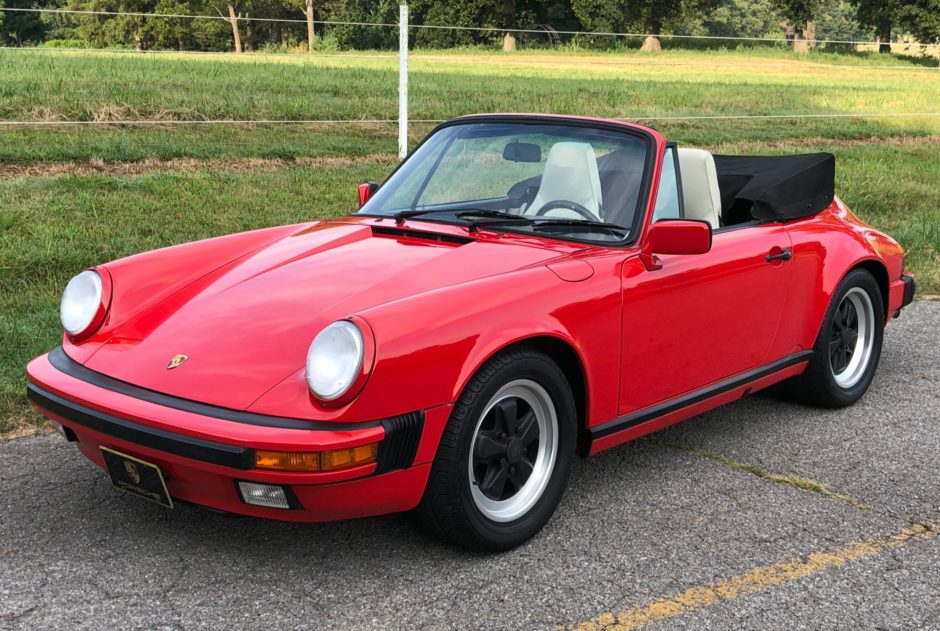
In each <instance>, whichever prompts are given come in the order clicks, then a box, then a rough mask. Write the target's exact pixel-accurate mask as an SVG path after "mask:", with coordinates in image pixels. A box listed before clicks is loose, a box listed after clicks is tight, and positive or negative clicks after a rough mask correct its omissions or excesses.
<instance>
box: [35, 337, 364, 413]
mask: <svg viewBox="0 0 940 631" xmlns="http://www.w3.org/2000/svg"><path fill="white" fill-rule="evenodd" d="M49 363H50V364H52V365H53V366H54V367H55V368H56V369H57V370H59V371H61V372H63V373H65V374H67V375H69V376H70V377H75V378H76V379H79V380H81V381H84V382H86V383H90V384H92V385H94V386H98V387H99V388H104V389H105V390H111V391H112V392H117V393H119V394H124V395H127V396H129V397H134V398H135V399H141V400H142V401H148V402H150V403H155V404H157V405H162V406H164V407H168V408H173V409H175V410H182V411H184V412H192V413H193V414H200V415H202V416H211V417H213V418H218V419H222V420H224V421H233V422H235V423H245V424H247V425H260V426H263V427H279V428H282V429H317V430H326V431H344V430H350V429H365V428H368V427H375V426H376V425H379V424H380V423H381V421H370V422H365V423H333V422H329V421H313V420H307V419H299V418H286V417H283V416H268V415H267V414H254V413H251V412H243V411H241V410H233V409H230V408H223V407H219V406H217V405H210V404H208V403H199V402H198V401H190V400H189V399H182V398H180V397H174V396H172V395H169V394H163V393H162V392H156V391H154V390H149V389H147V388H142V387H140V386H135V385H134V384H131V383H127V382H126V381H121V380H119V379H115V378H113V377H109V376H107V375H103V374H101V373H100V372H96V371H94V370H91V369H90V368H85V367H84V366H82V365H81V364H79V363H78V362H76V361H75V360H74V359H72V358H71V357H69V356H68V355H66V354H65V351H64V350H62V347H61V346H60V347H58V348H56V349H55V350H53V351H52V352H51V353H49Z"/></svg>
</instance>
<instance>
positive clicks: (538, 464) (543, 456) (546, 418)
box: [467, 379, 559, 523]
mask: <svg viewBox="0 0 940 631" xmlns="http://www.w3.org/2000/svg"><path fill="white" fill-rule="evenodd" d="M510 399H518V400H522V401H524V402H525V403H526V404H527V405H528V406H529V407H530V408H531V410H532V411H533V412H534V414H535V418H536V422H537V424H538V431H539V434H538V447H537V452H536V456H535V459H534V461H533V462H532V473H531V474H530V475H529V476H528V478H527V479H526V481H525V483H524V484H523V485H522V487H521V488H520V489H518V490H517V491H516V492H515V493H514V494H513V495H511V496H510V497H508V498H506V499H504V500H493V499H490V498H489V497H487V496H486V495H485V494H484V493H483V491H482V490H481V489H480V487H479V483H478V481H477V480H476V479H475V474H474V464H475V457H474V453H475V448H476V445H477V441H478V439H479V438H480V428H481V427H482V425H483V421H484V420H485V419H486V418H487V416H488V415H489V414H490V412H492V411H493V409H494V408H495V407H496V406H497V405H498V404H500V403H501V402H504V401H506V400H510ZM558 439H559V429H558V414H557V411H556V409H555V405H554V403H553V402H552V398H551V396H550V395H549V394H548V391H546V390H545V388H544V387H542V386H541V385H539V384H538V383H536V382H534V381H532V380H530V379H517V380H514V381H511V382H509V383H507V384H506V385H504V386H503V387H502V388H500V389H499V390H498V391H497V392H496V394H494V395H493V397H492V398H491V399H490V401H489V402H488V403H487V404H486V407H485V408H484V410H483V413H482V414H481V415H480V418H479V419H477V422H476V426H475V427H474V429H473V435H472V438H471V440H470V450H469V454H468V457H467V480H468V483H469V485H470V495H471V497H472V498H473V503H474V504H475V505H476V507H477V509H478V510H479V511H480V512H481V513H482V514H483V516H484V517H486V518H487V519H490V520H491V521H494V522H499V523H507V522H511V521H515V520H516V519H519V518H520V517H523V516H525V514H526V513H528V512H529V511H530V510H531V509H532V507H533V506H534V505H535V503H536V502H537V501H538V500H539V498H541V497H542V495H543V494H544V492H545V489H546V488H547V487H548V482H549V480H550V479H551V477H552V472H553V471H554V469H555V461H556V459H557V456H558Z"/></svg>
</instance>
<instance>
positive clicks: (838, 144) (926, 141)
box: [713, 136, 940, 153]
mask: <svg viewBox="0 0 940 631" xmlns="http://www.w3.org/2000/svg"><path fill="white" fill-rule="evenodd" d="M876 144H877V145H888V146H891V147H904V146H913V145H940V136H869V137H867V138H843V139H833V138H823V137H822V136H807V137H806V138H794V139H793V140H777V141H774V140H769V141H768V140H760V141H748V140H742V141H740V142H725V143H720V144H717V145H715V146H714V147H713V149H714V150H715V152H717V153H726V152H727V153H734V152H748V151H753V150H754V149H755V148H756V149H761V150H763V149H771V150H773V149H807V148H814V147H825V148H827V149H849V148H851V147H857V146H858V145H876Z"/></svg>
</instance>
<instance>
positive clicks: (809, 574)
mask: <svg viewBox="0 0 940 631" xmlns="http://www.w3.org/2000/svg"><path fill="white" fill-rule="evenodd" d="M938 387H940V303H917V304H915V305H913V306H912V307H911V308H909V309H908V310H906V311H905V313H904V314H903V316H902V317H901V319H899V320H897V321H895V322H894V323H892V324H891V326H889V327H888V331H887V333H886V340H885V352H884V355H883V357H882V363H881V367H880V369H879V373H878V376H877V378H876V380H875V383H874V385H873V387H872V389H871V391H870V392H869V394H868V395H867V396H866V397H865V398H864V399H863V400H862V401H861V402H860V403H859V404H858V405H856V406H855V407H853V408H851V409H848V410H842V411H819V410H813V409H808V408H804V407H799V406H796V405H793V404H790V403H787V402H785V401H782V400H778V399H775V398H773V397H772V396H768V395H759V396H755V397H752V398H749V399H747V400H744V401H741V402H739V403H736V404H734V405H731V406H729V407H726V408H723V409H721V410H717V411H714V412H712V413H710V414H706V415H704V416H701V417H698V418H696V419H693V420H690V421H688V422H686V423H684V424H682V425H679V426H677V427H674V428H671V429H669V430H666V431H663V432H660V433H658V434H656V435H654V437H653V440H645V441H641V442H638V443H635V444H632V445H628V446H624V447H622V448H619V449H615V450H613V451H612V452H608V453H606V454H603V455H601V456H598V457H596V458H594V459H591V460H587V461H583V462H580V463H579V464H578V465H577V466H576V468H575V471H574V475H573V480H572V484H571V487H570V488H569V491H568V494H567V496H566V499H565V500H564V502H563V504H562V506H561V508H560V509H559V512H558V513H557V514H556V516H555V518H554V519H553V520H552V521H551V522H550V524H549V525H548V527H547V528H546V529H545V531H544V532H543V533H542V534H541V535H540V536H539V537H537V538H536V539H534V540H533V541H531V542H530V543H528V544H527V545H525V546H523V547H521V548H520V549H518V550H516V551H513V552H510V553H507V554H502V555H497V556H478V555H468V554H465V553H462V552H458V551H455V550H451V549H449V548H447V547H444V546H442V545H439V544H437V543H435V542H433V541H429V540H427V539H425V538H423V537H422V536H421V535H419V534H417V533H416V532H415V531H414V530H413V529H412V528H411V527H410V525H409V522H408V520H407V518H406V517H404V516H390V517H384V518H378V519H368V520H361V521H355V522H345V523H338V524H320V525H292V524H281V523H269V522H262V521H255V520H249V519H235V518H230V517H224V516H219V515H214V514H211V513H206V512H203V511H199V510H196V509H193V508H188V507H178V508H177V509H176V510H173V511H165V510H163V509H161V508H159V507H156V506H152V505H150V504H148V503H146V502H143V501H141V500H137V499H135V498H133V497H129V496H125V495H123V494H121V493H120V492H118V491H115V490H113V489H112V488H111V486H110V485H109V483H108V480H107V478H106V476H105V475H104V474H103V473H102V472H100V471H98V470H97V469H96V468H94V467H93V466H92V465H90V464H88V463H87V462H85V461H84V460H83V459H82V458H81V457H80V456H79V455H78V453H77V452H76V451H75V450H74V448H72V447H71V446H69V445H68V444H66V443H65V442H64V441H62V440H61V439H60V438H58V437H57V436H43V437H37V438H24V439H17V440H12V441H9V442H6V443H0V628H70V629H71V628H95V629H99V628H122V629H132V628H148V629H149V628H177V627H179V628H213V629H217V628H231V627H234V628H262V627H265V628H296V627H330V628H336V629H354V628H355V629H361V628H391V629H406V628H407V629H412V628H433V629H444V628H460V629H466V628H485V629H520V628H526V629H538V628H551V627H558V626H563V625H570V624H579V623H584V626H585V627H586V628H592V627H597V626H603V625H607V624H610V623H613V622H617V623H620V624H622V625H623V628H635V627H638V626H644V625H646V624H647V623H649V626H648V628H652V629H708V628H713V629H729V628H748V629H788V630H789V629H803V628H805V629H814V630H815V629H846V628H862V629H904V630H909V629H940V536H936V535H938V534H940V473H938V471H937V465H938V454H940V427H938V421H940V397H938ZM775 476H776V477H775ZM797 477H799V478H805V480H800V479H797ZM817 484H821V485H826V488H827V489H828V493H827V492H822V491H824V489H823V488H822V487H820V486H817ZM806 487H809V488H808V489H807V488H806Z"/></svg>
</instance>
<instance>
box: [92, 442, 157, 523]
mask: <svg viewBox="0 0 940 631" xmlns="http://www.w3.org/2000/svg"><path fill="white" fill-rule="evenodd" d="M101 455H102V456H104V462H105V465H107V467H108V475H110V476H111V484H113V485H114V486H116V487H117V488H119V489H121V490H122V491H125V492H127V493H130V494H132V495H137V496H138V497H142V498H144V499H146V500H150V501H151V502H156V503H157V504H160V505H161V506H166V507H167V508H173V500H172V499H170V493H169V492H168V491H167V490H166V481H165V480H164V479H163V472H162V471H160V467H158V466H157V465H155V464H151V463H149V462H144V461H143V460H140V459H138V458H135V457H133V456H128V455H127V454H122V453H121V452H119V451H114V450H113V449H108V448H107V447H102V448H101Z"/></svg>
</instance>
